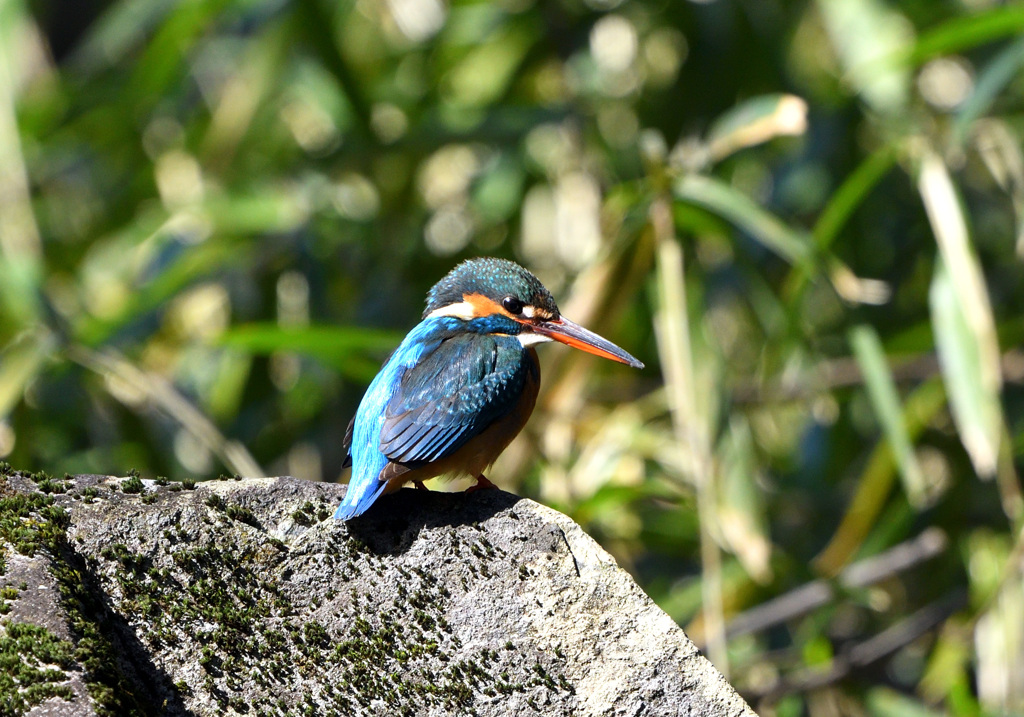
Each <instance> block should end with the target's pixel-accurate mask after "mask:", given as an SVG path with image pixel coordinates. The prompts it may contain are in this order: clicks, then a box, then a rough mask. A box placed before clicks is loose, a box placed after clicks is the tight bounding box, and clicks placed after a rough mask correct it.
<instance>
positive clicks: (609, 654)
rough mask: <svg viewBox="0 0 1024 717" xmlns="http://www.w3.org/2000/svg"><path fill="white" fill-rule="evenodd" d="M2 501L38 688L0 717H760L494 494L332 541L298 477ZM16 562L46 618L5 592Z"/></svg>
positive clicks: (419, 509)
mask: <svg viewBox="0 0 1024 717" xmlns="http://www.w3.org/2000/svg"><path fill="white" fill-rule="evenodd" d="M4 480H5V481H6V482H5V484H4V486H3V488H2V489H0V506H2V505H6V506H7V508H6V510H7V512H6V513H2V512H0V540H2V542H3V548H2V551H3V552H2V554H3V556H4V557H5V564H6V565H7V567H5V571H6V572H5V574H4V575H3V576H0V600H6V604H8V605H9V610H8V612H9V615H8V616H7V617H4V618H3V620H4V621H5V622H4V623H0V624H3V630H0V648H2V649H7V651H8V653H10V654H11V655H14V657H12V658H11V659H12V660H13V662H12V665H13V666H15V667H16V668H17V669H19V670H21V673H19V674H24V675H25V677H24V681H25V682H26V684H27V683H28V682H32V680H35V682H32V684H39V685H46V686H44V687H37V688H33V689H34V690H35V692H34V693H33V694H34V695H36V696H35V697H32V698H31V699H30V698H29V697H26V696H25V695H27V694H28V689H27V688H24V687H23V686H21V684H20V683H16V684H14V685H13V686H11V685H7V683H4V682H0V700H2V702H0V714H23V713H25V712H26V711H27V710H29V709H33V710H34V711H33V712H32V713H31V714H36V711H39V714H42V713H44V712H45V711H47V710H50V712H49V713H52V714H95V713H100V714H103V713H106V714H171V715H174V714H197V715H224V714H245V715H279V714H296V715H303V714H306V715H352V714H366V715H377V714H388V715H454V714H458V715H480V716H481V717H483V716H485V715H508V714H523V715H529V714H538V715H619V714H628V715H632V714H657V715H674V714H680V715H684V714H685V715H709V716H710V715H714V716H715V717H723V716H730V715H752V714H753V713H752V712H750V711H749V708H748V707H747V706H746V705H745V704H744V703H743V701H742V699H740V698H739V696H738V695H736V693H735V692H734V691H733V690H732V688H731V687H729V685H728V684H727V683H726V682H725V680H724V679H723V678H722V677H721V675H719V673H718V672H716V671H715V670H714V668H713V667H711V665H710V664H709V663H707V661H706V660H704V658H703V657H701V656H700V654H699V653H698V651H697V650H696V648H695V647H694V646H693V644H692V643H691V642H690V641H689V640H688V639H687V638H686V636H685V635H684V634H683V633H682V631H681V630H680V629H679V628H678V627H677V626H676V625H675V624H674V623H673V622H672V620H671V619H670V618H669V617H668V616H667V615H665V614H664V613H663V612H662V611H661V610H660V609H658V608H657V607H656V606H655V605H654V604H653V603H652V602H651V600H650V599H649V598H648V597H647V596H646V595H644V593H643V592H642V591H641V590H640V589H639V587H637V585H636V584H635V583H634V582H633V581H632V579H631V578H630V577H629V576H628V574H626V573H625V572H624V571H622V570H621V569H620V568H619V567H618V566H617V565H616V564H615V561H614V560H613V559H612V558H611V557H610V556H609V555H608V554H607V553H605V552H604V551H603V550H602V549H601V548H600V547H599V546H598V545H597V544H596V543H595V542H594V541H593V540H591V539H590V538H589V537H588V536H586V535H585V534H584V533H583V532H582V531H581V530H580V529H579V527H578V526H576V525H575V524H574V523H573V522H572V521H571V520H569V519H568V518H566V517H565V516H564V515H561V514H559V513H556V512H555V511H552V510H550V509H548V508H545V507H543V506H540V505H538V504H536V503H533V502H531V501H527V500H519V499H517V498H516V497H515V496H513V495H510V494H508V493H503V492H501V491H479V492H476V493H473V494H470V495H465V494H441V493H423V492H421V491H413V490H403V491H399V492H398V493H397V494H395V495H393V496H388V497H385V498H383V499H381V500H380V501H379V502H378V504H377V505H375V506H374V507H373V509H371V510H370V511H369V512H368V513H367V514H366V515H365V516H363V517H362V518H359V519H357V520H354V521H350V522H349V523H347V524H346V523H340V522H337V521H335V520H333V518H331V517H330V516H331V513H332V511H333V508H334V506H335V505H336V504H337V502H338V501H339V500H340V497H341V495H342V494H343V492H344V487H343V486H335V485H328V484H320V483H309V482H304V481H299V480H295V479H292V478H277V479H265V480H240V479H231V478H227V479H224V480H220V481H211V482H207V483H200V484H198V485H194V486H189V488H191V489H185V490H182V486H181V485H180V484H174V483H168V482H167V481H160V483H161V484H162V485H158V484H157V483H154V482H153V481H141V480H140V479H139V478H138V477H137V476H132V477H130V478H128V479H117V478H106V477H101V476H75V477H69V478H67V479H63V480H61V481H59V485H57V486H55V485H54V483H55V482H54V481H53V480H52V479H49V478H48V477H47V478H45V479H42V480H41V481H37V480H33V479H32V478H31V477H28V476H24V475H20V474H11V475H8V476H7V477H6V479H4ZM40 483H42V484H43V485H44V487H45V488H47V489H49V490H48V491H47V492H46V493H43V492H41V491H40ZM4 500H8V503H7V504H5V503H3V501H4ZM30 504H31V505H30ZM33 516H34V517H33ZM4 526H6V527H4ZM19 551H20V552H19ZM30 553H31V555H30ZM12 556H18V557H17V558H16V561H20V562H19V565H20V564H21V563H22V562H24V561H29V560H31V561H36V563H35V564H34V565H35V573H34V574H33V580H34V581H35V582H39V581H40V580H43V581H44V582H45V581H47V580H48V581H49V582H50V584H52V589H51V591H50V593H48V595H49V598H48V599H49V600H50V603H48V604H45V605H44V604H43V603H44V602H45V599H44V598H46V596H45V595H36V592H38V591H36V592H33V591H32V590H25V591H17V590H16V589H15V592H11V590H10V589H8V590H7V591H6V592H4V588H10V587H11V586H9V585H7V583H6V582H4V581H8V578H9V577H10V576H9V575H8V573H10V572H11V570H10V565H9V564H10V562H11V560H12ZM22 572H23V571H22ZM19 574H22V573H19ZM8 582H10V581H8ZM4 595H7V597H6V598H4V597H3V596H4ZM40 611H44V612H46V614H47V615H48V616H50V618H51V621H50V624H45V621H42V620H40V619H39V614H40ZM33 616H35V617H33ZM31 630H36V631H39V632H37V633H33V634H37V637H38V639H37V640H35V641H34V643H33V647H32V650H35V652H33V651H32V650H28V651H26V650H25V649H23V648H19V647H16V645H23V644H24V643H25V640H24V639H22V640H21V642H19V638H18V636H20V637H21V638H24V637H25V635H27V634H28V632H26V631H31ZM4 640H6V642H5V641H4ZM5 646H6V647H5ZM8 648H10V649H8ZM19 650H20V651H19ZM5 654H6V653H5ZM44 666H45V667H44ZM37 697H38V699H37ZM10 700H14V701H10ZM18 700H20V701H18ZM32 700H34V701H32ZM8 706H10V709H7V707H8ZM61 709H65V710H68V711H65V712H62V711H60V710H61ZM40 710H42V711H40ZM52 710H57V711H52ZM71 710H78V711H71Z"/></svg>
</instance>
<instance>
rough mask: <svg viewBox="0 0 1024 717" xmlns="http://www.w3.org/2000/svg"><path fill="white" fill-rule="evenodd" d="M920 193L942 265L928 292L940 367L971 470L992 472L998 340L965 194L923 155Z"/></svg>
mask: <svg viewBox="0 0 1024 717" xmlns="http://www.w3.org/2000/svg"><path fill="white" fill-rule="evenodd" d="M918 188H919V191H920V193H921V198H922V199H923V201H924V204H925V209H926V210H927V213H928V219H929V222H930V223H931V226H932V231H933V232H934V233H935V239H936V242H937V243H938V245H939V253H940V256H941V261H940V262H938V264H937V265H936V269H935V275H934V276H933V278H932V285H931V290H930V292H929V303H930V306H931V312H932V324H933V326H934V329H935V340H936V344H937V346H938V349H939V362H940V364H941V365H942V375H943V378H944V379H945V381H946V386H947V389H948V390H949V394H950V401H951V403H952V407H953V417H954V419H955V420H956V423H957V427H958V429H959V431H960V439H961V440H962V441H963V444H964V447H965V448H966V449H967V453H968V454H969V455H970V457H971V462H972V463H973V464H974V469H975V470H976V471H977V472H978V474H979V475H981V476H992V475H994V474H995V470H996V463H997V457H998V455H999V442H1000V437H1001V435H1002V425H1003V418H1002V409H1001V406H1000V403H999V394H1000V391H1001V389H1002V374H1001V371H1002V368H1001V365H1000V355H999V342H998V339H997V336H996V328H995V319H994V318H993V316H992V306H991V304H990V303H989V298H988V291H987V289H986V287H985V279H984V276H983V275H982V272H981V266H980V264H979V263H978V258H977V256H975V254H974V251H973V247H972V246H971V243H970V237H969V235H968V230H967V220H966V217H965V216H964V214H963V211H962V209H961V205H960V197H959V196H958V194H957V191H956V188H955V186H954V185H953V180H952V178H951V177H950V176H949V172H948V170H947V169H946V166H945V164H943V162H942V160H941V159H940V158H939V157H938V156H937V155H935V154H934V153H931V152H926V154H925V155H924V158H923V160H922V163H921V170H920V175H919V177H918Z"/></svg>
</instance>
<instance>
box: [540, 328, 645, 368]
mask: <svg viewBox="0 0 1024 717" xmlns="http://www.w3.org/2000/svg"><path fill="white" fill-rule="evenodd" d="M530 328H532V329H533V330H534V331H536V332H537V333H538V334H544V335H545V336H549V337H551V338H552V339H554V340H555V341H560V342H562V343H563V344H568V345H569V346H572V347H574V348H578V349H580V350H582V351H586V352H587V353H591V354H594V355H596V356H603V357H604V358H609V359H611V360H612V361H618V362H619V363H624V364H627V365H629V366H632V367H633V368H643V367H644V365H643V364H642V363H640V362H639V361H637V360H636V359H635V358H633V357H632V356H630V355H629V354H628V353H626V352H625V351H623V350H622V349H620V348H619V347H618V346H616V345H615V344H613V343H612V342H611V341H607V340H605V339H603V338H601V337H600V336H598V335H597V334H595V333H594V332H593V331H587V330H586V329H585V328H583V327H582V326H580V325H579V324H575V323H573V322H572V321H569V319H567V318H565V317H564V316H563V317H561V318H558V319H555V320H554V321H543V322H541V323H539V324H532V325H531V327H530Z"/></svg>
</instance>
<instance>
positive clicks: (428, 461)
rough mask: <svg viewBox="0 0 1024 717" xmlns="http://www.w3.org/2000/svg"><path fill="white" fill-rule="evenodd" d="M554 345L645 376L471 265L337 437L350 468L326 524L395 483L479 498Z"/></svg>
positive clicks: (507, 276) (493, 264)
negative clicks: (464, 489) (466, 482)
mask: <svg viewBox="0 0 1024 717" xmlns="http://www.w3.org/2000/svg"><path fill="white" fill-rule="evenodd" d="M546 341H560V342H561V343H563V344H568V345H569V346H574V347H576V348H578V349H582V350H584V351H588V352H590V353H592V354H596V355H598V356H604V357H605V358H609V359H612V360H613V361H619V362H620V363H624V364H628V365H630V366H633V367H635V368H643V364H642V363H640V362H639V361H637V360H636V359H635V358H633V357H632V356H630V355H629V354H628V353H626V352H625V351H623V350H622V349H621V348H619V347H618V346H616V345H615V344H613V343H611V342H610V341H606V340H605V339H603V338H601V337H600V336H598V335H597V334H595V333H593V332H591V331H588V330H586V329H584V328H583V327H582V326H579V325H578V324H574V323H573V322H571V321H569V320H568V319H566V318H565V317H563V316H562V315H561V314H560V313H559V311H558V306H557V305H556V304H555V300H554V299H553V298H552V297H551V292H549V291H548V290H547V289H545V288H544V286H543V284H541V283H540V281H538V280H537V277H535V276H534V275H533V274H531V273H530V272H528V271H527V270H526V269H524V268H523V267H521V266H519V265H518V264H516V263H514V262H511V261H507V260H505V259H492V258H481V259H471V260H469V261H465V262H463V263H461V264H459V265H458V266H456V267H455V268H454V269H453V270H452V271H451V272H450V273H449V274H448V275H447V276H445V277H444V278H443V279H441V281H439V282H438V283H437V284H436V285H435V286H434V288H432V289H431V290H430V293H429V294H428V295H427V308H426V309H425V310H424V312H423V320H422V321H420V323H419V324H417V325H416V327H415V328H413V330H412V331H410V332H409V333H408V334H407V335H406V337H405V339H404V340H403V341H402V343H401V344H400V345H399V347H398V348H397V349H396V350H395V352H394V353H393V354H392V355H391V357H390V358H389V359H388V360H387V362H386V363H385V364H384V367H383V368H381V370H380V373H378V374H377V377H376V378H374V379H373V382H372V383H371V384H370V387H369V388H368V389H367V391H366V394H365V395H364V396H363V400H362V401H361V402H360V404H359V408H358V409H357V410H356V415H355V418H353V419H352V423H351V424H349V428H348V432H347V434H346V436H345V444H346V452H347V458H346V461H345V465H346V466H347V465H349V463H351V465H352V477H351V479H350V480H349V484H348V491H347V492H346V493H345V498H344V499H343V500H342V502H341V505H340V506H338V510H337V511H336V512H335V513H334V517H335V518H337V519H339V520H348V519H349V518H354V517H355V516H357V515H361V514H362V513H363V512H365V511H366V510H367V509H368V508H369V507H370V506H371V505H373V502H374V501H375V500H377V498H378V497H380V496H381V495H382V494H384V493H390V492H392V491H395V490H398V488H400V487H401V486H402V484H404V483H408V482H413V483H415V484H416V485H417V486H418V487H423V483H422V482H423V481H425V480H427V479H429V478H434V477H435V476H440V475H452V476H458V475H468V476H470V477H475V478H476V479H477V486H476V487H484V486H490V485H491V483H490V481H488V480H487V479H486V478H485V477H484V475H483V471H484V469H485V468H487V467H488V466H489V465H490V464H491V463H493V462H494V460H495V459H496V458H497V457H498V455H499V454H500V453H501V452H502V451H503V450H505V448H506V447H507V446H508V444H509V443H510V442H511V441H512V439H513V438H515V436H516V435H517V434H518V433H519V431H521V430H522V428H523V426H524V425H526V420H527V419H528V418H529V417H530V414H531V413H532V412H533V406H534V403H535V402H536V400H537V390H538V388H539V387H540V365H539V364H538V362H537V352H536V351H535V350H534V346H535V345H536V344H539V343H543V342H546Z"/></svg>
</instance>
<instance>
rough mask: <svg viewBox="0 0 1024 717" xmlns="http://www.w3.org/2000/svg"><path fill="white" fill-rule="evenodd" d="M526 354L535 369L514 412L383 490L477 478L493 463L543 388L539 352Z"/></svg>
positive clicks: (392, 482) (392, 490)
mask: <svg viewBox="0 0 1024 717" xmlns="http://www.w3.org/2000/svg"><path fill="white" fill-rule="evenodd" d="M527 354H528V360H529V361H530V362H531V363H532V364H533V365H532V367H531V368H532V369H533V370H531V371H527V372H526V382H525V384H524V385H523V393H522V395H521V396H520V397H519V401H518V402H517V403H516V405H515V406H513V408H512V410H511V411H509V412H508V413H507V414H505V416H503V417H502V418H499V419H498V420H497V421H495V422H494V423H492V424H491V425H490V426H488V427H487V428H485V429H484V430H483V432H481V433H480V435H479V436H476V437H475V438H471V439H470V440H469V441H468V442H467V443H466V444H465V445H464V446H462V447H461V448H459V449H458V450H457V451H455V453H453V454H452V455H450V456H448V457H447V458H443V459H441V460H439V461H436V462H434V463H429V464H427V465H425V466H421V467H420V468H417V469H415V470H411V471H409V472H408V473H403V474H401V475H399V476H395V477H394V478H392V479H391V480H390V481H388V487H387V488H385V489H384V492H385V493H392V492H394V491H396V490H398V489H399V488H400V487H402V485H404V484H405V483H409V482H412V481H423V480H428V479H430V478H436V477H437V476H441V475H447V476H451V477H453V478H454V477H458V476H470V477H473V478H475V477H476V476H478V475H480V474H481V473H483V472H484V470H485V469H486V468H487V467H488V466H489V465H491V464H492V463H494V461H495V460H497V458H498V456H500V455H501V452H502V451H504V450H505V449H506V448H508V444H509V443H511V442H512V439H513V438H515V437H516V436H517V435H519V432H520V431H521V430H523V426H525V425H526V422H527V420H529V418H530V414H531V413H533V408H534V406H535V405H536V404H537V392H538V391H539V390H540V364H539V363H538V361H537V352H536V351H534V350H533V349H532V348H531V349H529V350H528V351H527Z"/></svg>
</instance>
